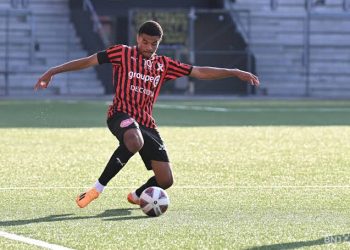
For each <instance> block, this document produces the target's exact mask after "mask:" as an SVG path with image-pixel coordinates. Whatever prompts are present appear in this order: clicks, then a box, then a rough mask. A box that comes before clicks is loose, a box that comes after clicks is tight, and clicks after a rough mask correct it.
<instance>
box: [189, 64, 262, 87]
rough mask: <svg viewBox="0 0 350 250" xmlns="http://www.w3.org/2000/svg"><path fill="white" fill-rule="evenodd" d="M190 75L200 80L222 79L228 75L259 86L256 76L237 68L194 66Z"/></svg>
mask: <svg viewBox="0 0 350 250" xmlns="http://www.w3.org/2000/svg"><path fill="white" fill-rule="evenodd" d="M190 76H191V77H194V78H197V79H201V80H213V79H222V78H228V77H237V78H239V79H241V80H242V81H246V82H248V83H250V84H252V85H254V86H259V79H258V77H257V76H255V75H254V74H252V73H249V72H246V71H243V70H239V69H225V68H214V67H199V66H194V67H193V68H192V71H191V74H190Z"/></svg>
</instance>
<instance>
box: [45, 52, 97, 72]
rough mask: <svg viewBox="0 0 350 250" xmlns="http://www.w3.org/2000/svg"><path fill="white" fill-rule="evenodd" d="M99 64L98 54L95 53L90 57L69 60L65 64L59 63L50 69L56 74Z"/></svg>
mask: <svg viewBox="0 0 350 250" xmlns="http://www.w3.org/2000/svg"><path fill="white" fill-rule="evenodd" d="M97 64H98V61H97V56H96V54H94V55H92V56H89V57H84V58H80V59H77V60H73V61H69V62H66V63H64V64H61V65H58V66H56V67H53V68H51V69H50V71H51V73H52V74H53V75H56V74H58V73H63V72H67V71H75V70H80V69H85V68H88V67H91V66H95V65H97Z"/></svg>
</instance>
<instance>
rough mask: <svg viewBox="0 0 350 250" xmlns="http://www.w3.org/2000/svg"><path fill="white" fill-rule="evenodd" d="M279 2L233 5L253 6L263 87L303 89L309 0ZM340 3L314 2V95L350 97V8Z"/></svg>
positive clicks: (241, 0)
mask: <svg viewBox="0 0 350 250" xmlns="http://www.w3.org/2000/svg"><path fill="white" fill-rule="evenodd" d="M277 2H278V5H277V8H276V9H274V10H272V9H271V5H270V1H269V0H236V1H235V3H233V4H232V6H233V8H234V9H235V10H237V11H239V10H247V9H248V10H250V18H251V19H250V23H251V26H250V28H251V29H250V30H251V36H250V45H251V49H252V51H253V53H254V56H255V58H256V68H257V73H258V75H259V78H260V79H261V81H262V86H261V87H262V88H265V91H264V92H265V93H266V92H267V93H268V94H270V95H285V94H287V95H293V96H298V95H304V94H305V89H306V88H305V84H306V77H305V74H306V67H305V65H304V62H305V46H304V41H305V37H304V30H305V27H306V26H305V24H306V23H305V18H306V9H305V1H304V0H280V1H277ZM342 7H343V6H342V0H334V1H326V5H325V6H313V7H312V15H311V17H312V18H311V22H310V57H309V62H310V78H309V83H310V90H311V91H312V92H311V95H314V96H318V95H322V96H327V94H328V93H329V95H331V96H332V97H334V95H336V93H339V96H344V95H348V97H350V91H347V90H344V89H350V81H348V80H347V79H349V68H350V43H349V41H350V13H348V16H347V17H346V16H345V15H346V13H344V10H343V8H342ZM325 13H328V14H327V15H326V14H325ZM335 13H336V17H334V14H335ZM321 14H323V16H322V17H320V15H321ZM329 14H333V16H332V15H329ZM243 23H247V21H245V22H244V21H243Z"/></svg>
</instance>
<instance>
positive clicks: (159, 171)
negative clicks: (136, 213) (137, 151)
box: [128, 160, 174, 204]
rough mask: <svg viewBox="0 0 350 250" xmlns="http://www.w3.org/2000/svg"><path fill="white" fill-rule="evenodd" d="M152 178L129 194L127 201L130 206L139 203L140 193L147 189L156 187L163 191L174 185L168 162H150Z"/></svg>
mask: <svg viewBox="0 0 350 250" xmlns="http://www.w3.org/2000/svg"><path fill="white" fill-rule="evenodd" d="M151 165H152V170H153V172H154V176H152V177H151V178H150V179H149V180H148V181H147V182H146V183H145V184H143V185H142V186H141V187H139V188H138V189H136V191H134V192H131V193H129V195H128V201H129V202H130V203H132V204H139V203H140V198H139V197H140V196H141V193H142V192H143V191H144V190H145V189H146V188H148V187H152V186H156V187H160V188H163V189H167V188H169V187H171V186H172V185H173V183H174V177H173V173H172V170H171V165H170V163H169V162H162V161H153V160H152V161H151Z"/></svg>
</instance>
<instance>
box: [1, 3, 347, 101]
mask: <svg viewBox="0 0 350 250" xmlns="http://www.w3.org/2000/svg"><path fill="white" fill-rule="evenodd" d="M149 19H153V20H156V21H158V22H159V23H160V24H161V25H162V26H163V29H164V32H165V35H164V40H163V42H162V44H161V46H160V48H159V51H158V54H165V55H168V56H171V57H173V58H175V59H178V60H181V61H183V62H186V63H191V64H194V65H199V66H205V65H209V66H217V67H227V68H231V67H232V68H239V69H242V70H247V71H251V72H253V73H255V74H257V75H258V76H259V78H260V81H261V87H260V88H254V87H250V86H247V85H246V84H245V83H243V82H241V81H239V80H238V79H224V80H217V81H215V82H213V81H202V82H200V83H199V82H197V80H195V79H191V78H187V77H184V78H181V79H178V80H176V81H174V82H173V84H166V85H165V86H164V87H163V89H162V93H163V94H166V95H186V96H196V95H206V96H210V95H216V96H217V95H225V96H257V97H258V96H261V97H264V96H267V97H275V96H277V97H316V98H317V97H322V98H342V99H347V98H349V97H350V81H349V77H350V0H167V1H163V0H152V1H145V0H129V1H127V0H0V98H1V97H12V96H13V97H18V96H21V97H22V96H23V97H30V96H34V95H35V94H34V92H33V86H34V84H35V82H36V80H37V79H38V77H39V76H40V75H41V74H42V73H43V72H45V71H46V70H47V69H48V68H50V67H52V66H55V65H58V64H62V63H64V62H66V61H68V60H72V59H76V58H80V57H84V56H87V55H90V54H93V53H95V52H97V51H100V50H103V49H105V48H107V47H109V46H111V45H113V44H119V43H122V44H129V45H134V44H135V36H136V31H137V29H138V26H139V25H140V24H141V23H142V22H144V21H146V20H149ZM111 77H112V72H111V65H103V66H99V67H96V68H91V69H86V70H83V71H79V72H72V73H66V74H61V75H57V76H56V77H55V79H54V83H53V84H52V85H51V86H50V87H49V88H48V89H47V90H46V91H44V92H42V93H40V95H45V96H47V97H60V96H62V97H64V96H104V95H111V94H113V86H112V80H111ZM36 96H37V95H36Z"/></svg>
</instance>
